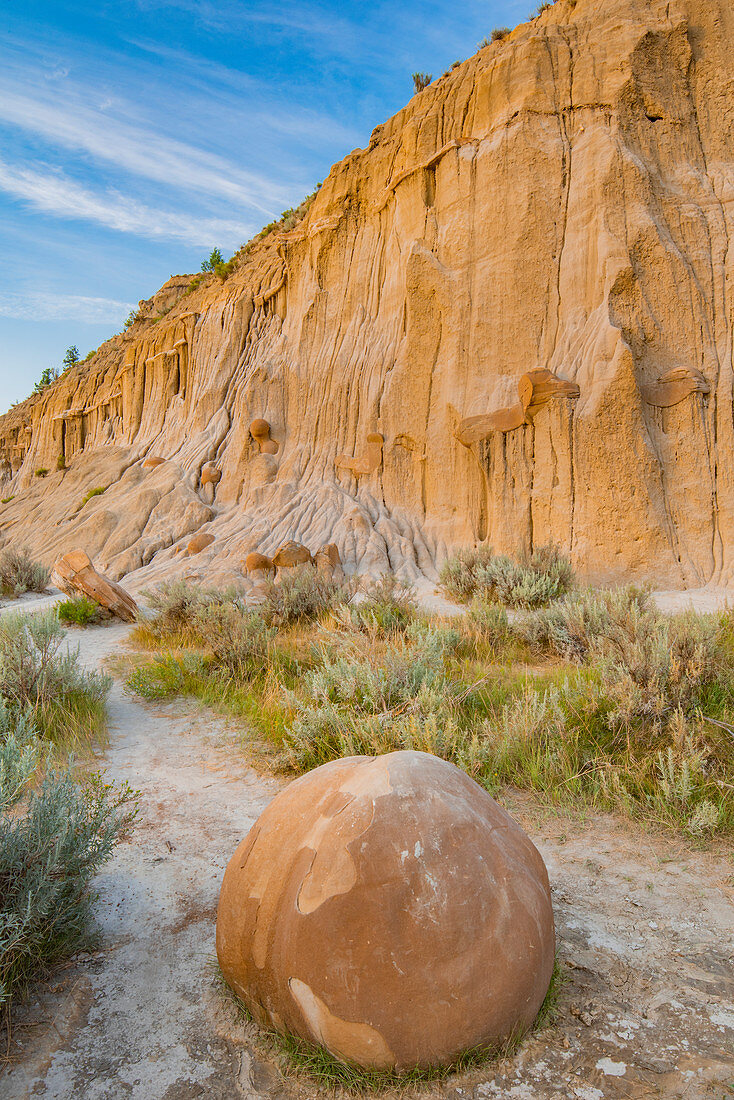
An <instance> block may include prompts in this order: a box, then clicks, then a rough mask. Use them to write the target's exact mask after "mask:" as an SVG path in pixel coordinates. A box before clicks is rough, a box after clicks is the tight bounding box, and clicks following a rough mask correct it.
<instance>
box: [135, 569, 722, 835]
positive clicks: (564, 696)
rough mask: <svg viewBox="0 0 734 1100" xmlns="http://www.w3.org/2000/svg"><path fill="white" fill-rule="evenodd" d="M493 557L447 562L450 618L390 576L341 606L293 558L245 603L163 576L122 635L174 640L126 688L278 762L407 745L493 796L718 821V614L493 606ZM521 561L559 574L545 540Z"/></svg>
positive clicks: (716, 827) (640, 600)
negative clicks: (513, 790)
mask: <svg viewBox="0 0 734 1100" xmlns="http://www.w3.org/2000/svg"><path fill="white" fill-rule="evenodd" d="M496 561H497V559H496V558H494V557H492V555H491V553H490V552H489V551H487V550H486V549H480V550H479V551H471V552H466V553H465V554H464V555H463V556H462V557H461V558H460V559H459V566H460V568H459V567H456V568H454V569H453V571H452V573H451V574H450V575H451V576H452V577H453V578H454V579H455V580H456V582H457V584H458V585H459V587H460V590H461V591H462V592H473V593H474V595H473V598H472V600H471V603H470V604H469V606H468V608H467V613H466V616H465V617H463V618H462V619H459V620H455V621H453V622H451V623H450V625H447V624H445V623H444V624H442V623H439V622H436V621H430V620H429V619H428V617H427V616H426V615H424V614H422V613H420V612H419V611H418V609H417V608H416V607H415V604H414V602H413V598H412V593H411V592H410V590H409V589H407V588H406V587H405V586H403V585H401V584H400V583H399V582H398V581H396V580H395V579H394V578H383V579H381V580H379V581H377V582H374V583H373V584H372V585H371V586H370V587H369V588H368V589H367V590H366V592H365V594H364V595H365V598H364V600H362V602H356V603H355V602H354V600H353V599H350V596H351V595H352V591H353V590H352V589H351V587H350V586H347V588H346V591H341V592H340V591H339V588H340V586H338V585H336V586H334V585H333V584H331V585H328V586H327V588H326V590H325V593H324V592H323V591H322V589H321V585H322V584H323V583H324V582H323V581H322V579H321V578H319V577H318V574H317V573H316V571H315V570H314V569H313V568H312V567H310V566H305V567H302V568H301V569H299V570H292V571H288V572H287V573H286V574H285V575H284V577H283V580H282V581H281V582H280V583H279V584H278V585H273V586H272V591H271V596H270V599H271V600H274V601H276V602H274V603H273V602H269V601H266V603H265V604H264V605H263V606H261V607H260V608H257V609H251V608H246V607H243V606H242V604H241V602H240V601H239V600H238V598H237V597H236V595H234V594H233V593H228V594H225V593H216V592H207V591H206V590H202V589H194V588H192V587H191V586H187V585H185V584H183V583H182V582H177V584H176V585H174V586H168V587H167V591H166V592H165V594H164V595H162V596H159V600H158V608H159V617H158V620H154V621H153V622H152V623H151V624H150V625H148V626H146V627H141V628H139V629H140V630H141V631H143V633H142V634H141V635H140V638H139V641H141V642H142V643H143V644H147V645H148V646H149V647H155V648H160V647H161V646H163V647H165V646H166V645H170V646H173V645H174V644H175V645H177V646H181V647H182V648H185V650H186V651H185V652H183V653H177V652H175V651H172V652H165V651H164V652H163V653H160V655H158V656H156V657H155V658H154V659H153V660H152V661H148V662H147V663H143V664H141V665H139V667H138V668H137V669H136V670H135V671H134V672H133V673H132V674H131V675H130V676H129V677H128V687H129V688H130V689H131V690H134V691H136V692H138V693H139V694H141V695H143V696H145V697H148V698H156V697H170V696H172V695H176V694H189V695H194V696H196V697H197V698H199V699H201V700H202V701H204V702H206V703H208V704H210V705H213V706H216V707H222V708H224V709H225V710H227V712H228V713H230V714H234V715H236V716H237V717H238V718H240V719H242V720H243V721H244V722H245V723H246V724H247V729H248V731H249V732H250V734H252V732H253V731H255V732H257V733H258V734H259V735H260V740H259V741H257V742H255V745H254V748H255V749H256V751H257V752H258V753H261V752H262V753H265V755H266V756H267V757H268V760H269V762H270V763H271V764H272V765H273V766H275V767H277V768H279V769H284V770H287V771H290V772H295V773H299V772H301V771H303V770H305V769H308V768H313V767H316V766H318V765H319V764H323V763H326V762H327V761H329V760H333V759H336V758H338V757H341V756H345V755H355V754H357V755H358V754H368V755H373V754H376V753H383V752H390V751H393V750H395V749H420V750H423V751H427V752H432V753H435V754H436V755H439V756H441V757H443V758H445V759H447V760H450V761H452V762H453V763H455V764H456V765H457V766H458V767H461V768H463V769H464V770H465V771H467V772H468V773H469V774H470V775H472V776H474V778H475V779H476V780H477V781H478V782H479V783H481V784H483V785H484V786H485V787H486V788H487V789H488V790H489V791H490V792H491V793H493V794H495V793H497V792H499V791H501V789H502V788H503V786H504V785H506V784H509V785H513V786H515V787H519V788H523V789H526V790H531V791H533V792H535V793H536V794H537V795H538V796H539V797H541V798H543V799H545V800H547V801H549V802H552V803H557V804H562V805H566V806H577V807H593V808H597V809H609V810H615V811H617V812H621V813H624V814H625V815H628V816H631V817H634V818H637V819H640V820H646V821H649V822H654V823H657V824H660V825H665V826H667V827H673V828H676V829H679V830H681V831H684V832H685V833H687V834H688V835H689V836H693V837H699V838H705V837H707V836H712V835H714V834H716V833H721V832H732V831H734V802H733V801H732V799H731V797H730V792H731V789H732V787H733V786H734V730H732V729H731V727H730V726H729V723H728V716H729V715H730V713H731V709H732V706H734V617H731V618H730V617H729V616H723V617H715V616H708V617H706V616H696V615H692V614H687V615H683V616H674V617H668V616H664V615H662V614H661V613H660V612H658V611H657V610H656V609H655V607H654V605H652V603H651V601H650V599H649V597H648V594H647V593H646V592H645V591H644V590H641V589H637V588H634V587H628V588H626V589H618V590H609V591H607V592H589V591H586V590H578V591H574V592H572V593H566V595H565V596H562V597H561V598H560V599H559V600H558V601H557V602H555V603H554V604H552V605H551V606H550V607H549V608H547V609H540V610H525V611H524V612H523V613H522V614H520V615H515V616H508V613H507V611H506V610H505V608H504V607H503V606H501V604H500V603H499V602H498V601H497V597H496V589H497V581H496V578H495V577H494V576H493V577H492V580H491V583H489V582H488V581H487V580H486V578H485V577H484V573H483V571H484V570H486V569H487V567H488V566H489V565H491V564H492V563H494V562H496ZM530 563H531V559H530V558H528V562H527V563H526V566H525V567H526V568H529V567H530ZM532 564H533V565H534V567H535V568H536V569H537V570H538V571H541V572H543V571H545V572H546V575H548V576H550V577H551V578H554V577H555V578H556V579H558V577H560V578H561V580H562V582H563V583H564V584H565V583H570V576H569V573H568V569H567V563H565V561H564V560H563V559H560V558H559V555H558V554H557V552H556V551H552V550H542V551H539V552H538V557H537V558H536V559H535V561H534V562H533V563H532ZM503 568H504V566H503ZM467 576H469V578H470V581H469V582H467ZM472 578H473V579H472ZM302 586H303V587H302ZM562 586H563V585H561V587H562ZM276 590H277V591H276ZM527 602H530V601H527Z"/></svg>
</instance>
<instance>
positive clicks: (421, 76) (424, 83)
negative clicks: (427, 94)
mask: <svg viewBox="0 0 734 1100" xmlns="http://www.w3.org/2000/svg"><path fill="white" fill-rule="evenodd" d="M432 80H433V74H432V73H413V87H414V88H415V90H416V92H422V91H423V89H424V88H427V87H428V85H429V84H430V83H431V81H432Z"/></svg>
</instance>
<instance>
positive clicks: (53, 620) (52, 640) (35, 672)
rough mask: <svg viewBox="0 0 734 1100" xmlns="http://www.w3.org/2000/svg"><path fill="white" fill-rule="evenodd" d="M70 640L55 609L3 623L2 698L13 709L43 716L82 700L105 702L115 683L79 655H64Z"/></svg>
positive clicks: (0, 626)
mask: <svg viewBox="0 0 734 1100" xmlns="http://www.w3.org/2000/svg"><path fill="white" fill-rule="evenodd" d="M65 634H66V631H65V630H64V629H63V627H62V626H61V624H60V623H59V620H58V618H57V617H56V612H55V611H54V610H52V609H51V610H48V611H42V612H37V613H36V614H21V613H18V612H15V613H13V614H8V615H4V616H3V617H2V618H0V697H2V698H3V699H4V700H5V701H6V702H7V703H8V704H9V705H10V707H11V708H12V709H14V710H17V711H18V712H22V711H24V710H26V709H30V710H32V711H39V710H43V709H44V708H47V707H49V706H51V705H54V704H58V703H60V702H62V701H64V700H69V699H70V698H71V697H74V696H79V695H83V696H85V697H86V699H87V700H91V701H93V702H101V701H103V700H104V698H105V696H106V695H107V692H108V691H109V689H110V686H111V683H112V681H111V680H110V677H109V676H106V675H104V674H103V673H99V672H94V671H88V670H87V669H85V668H84V667H83V666H82V665H80V663H79V651H78V649H77V650H75V651H73V650H68V649H67V651H66V652H63V653H62V652H61V643H62V641H63V639H64V637H65Z"/></svg>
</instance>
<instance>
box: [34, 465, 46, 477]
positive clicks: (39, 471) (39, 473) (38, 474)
mask: <svg viewBox="0 0 734 1100" xmlns="http://www.w3.org/2000/svg"><path fill="white" fill-rule="evenodd" d="M36 477H48V468H47V467H46V466H39V467H38V469H37V470H36Z"/></svg>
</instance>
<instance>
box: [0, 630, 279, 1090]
mask: <svg viewBox="0 0 734 1100" xmlns="http://www.w3.org/2000/svg"><path fill="white" fill-rule="evenodd" d="M129 630H130V628H129V627H126V626H117V625H115V626H107V627H101V628H95V629H88V630H85V631H75V632H73V634H72V638H71V641H72V644H76V643H77V642H78V643H79V645H80V651H81V658H82V660H83V662H84V663H85V664H86V665H88V666H98V665H99V664H100V663H101V662H102V660H103V659H104V658H105V657H106V656H108V655H111V654H114V653H116V652H119V650H120V648H121V646H122V645H123V643H124V639H125V637H126V635H127V634H128V633H129ZM108 710H109V733H110V744H109V748H108V749H107V751H106V752H105V753H104V754H103V756H104V759H103V760H100V763H101V764H102V766H103V767H104V768H105V769H106V776H107V778H108V780H114V781H115V782H119V781H124V780H127V781H128V782H129V783H130V784H131V785H132V786H133V787H135V788H136V789H139V790H140V791H141V811H140V815H139V818H138V820H137V822H136V824H135V827H134V831H133V833H132V835H131V837H130V840H129V841H126V842H124V843H123V844H121V845H120V846H119V848H118V849H117V851H116V853H115V855H114V857H113V859H112V860H111V861H110V863H109V864H107V866H106V867H105V869H104V870H103V872H102V874H101V875H100V876H99V879H98V881H97V889H98V891H99V901H98V903H97V906H96V916H97V920H98V923H99V926H100V930H101V933H102V943H101V954H100V955H99V957H94V958H91V959H83V960H82V961H81V963H80V964H79V965H78V966H75V967H74V968H70V970H69V972H67V974H66V975H65V976H64V977H63V978H62V982H61V984H62V986H63V988H62V989H60V990H59V991H58V992H59V995H60V997H59V1004H58V1005H57V1006H56V1005H54V1004H53V997H52V998H51V1002H52V1003H51V1005H49V1004H42V1003H39V1004H38V1006H37V1008H38V1012H37V1013H36V1016H37V1018H38V1020H39V1021H40V1027H39V1028H38V1029H36V1030H37V1031H40V1032H45V1037H44V1040H43V1041H39V1040H38V1038H37V1037H36V1038H33V1035H34V1033H33V1032H27V1031H26V1029H25V1028H23V1027H22V1026H19V1028H18V1029H17V1030H16V1032H15V1035H16V1037H17V1038H18V1040H19V1041H20V1042H25V1041H29V1047H30V1050H29V1052H28V1053H29V1056H28V1057H27V1058H23V1059H22V1060H21V1062H20V1063H19V1064H17V1065H16V1066H14V1067H12V1068H11V1071H10V1072H9V1073H6V1075H5V1077H4V1079H3V1078H0V1096H1V1097H3V1100H5V1098H8V1100H10V1098H11V1097H12V1098H20V1097H25V1096H44V1097H49V1098H50V1097H53V1098H55V1100H62V1098H63V1100H67V1098H68V1100H72V1098H81V1097H84V1098H85V1100H87V1098H88V1100H102V1098H105V1100H107V1098H110V1100H112V1098H117V1097H128V1096H129V1097H135V1098H136V1100H158V1098H162V1097H164V1096H165V1097H166V1098H167V1100H173V1097H181V1098H183V1097H188V1096H196V1095H206V1096H220V1095H221V1096H231V1095H233V1093H232V1088H233V1087H234V1088H235V1089H236V1085H235V1080H236V1077H237V1072H238V1069H239V1062H238V1060H237V1058H236V1057H235V1056H234V1055H233V1054H232V1053H231V1052H230V1049H229V1048H228V1047H227V1045H226V1044H225V1043H224V1042H223V1041H222V1040H221V1039H217V1037H216V1036H215V1035H214V1034H213V1033H212V1032H211V1030H210V1029H209V1028H207V1027H206V1026H204V1023H205V1022H204V1021H203V1019H202V1014H203V1009H202V990H203V989H204V988H205V987H206V986H208V985H210V984H211V976H210V968H211V960H212V957H213V951H214V944H213V930H214V920H215V914H216V903H217V896H218V892H219V885H220V883H221V877H222V874H223V871H224V867H225V865H226V861H227V860H228V858H229V856H230V855H231V854H232V852H233V851H234V849H235V847H236V846H237V844H238V843H239V841H240V840H241V838H242V837H243V836H244V834H245V833H246V832H247V830H248V829H249V828H250V826H251V825H252V823H253V821H254V820H255V818H256V817H257V816H258V814H259V813H260V812H261V810H262V809H263V808H264V806H265V805H266V804H267V802H268V801H269V800H270V798H271V797H272V795H273V794H274V793H275V791H276V790H277V789H278V784H277V783H276V782H275V781H268V780H265V779H262V778H260V777H258V776H256V775H255V773H254V772H252V771H251V770H250V769H248V768H247V767H245V766H244V765H242V764H238V763H237V761H236V757H233V756H232V754H231V753H227V752H226V751H225V749H224V745H225V744H226V743H227V741H228V740H229V739H230V738H229V737H228V735H227V733H226V731H225V727H224V725H223V724H222V723H219V722H217V721H216V720H214V719H212V718H211V716H205V718H204V719H203V721H200V720H198V719H197V718H196V717H194V716H193V715H192V714H191V713H189V712H187V711H186V710H185V709H184V708H180V707H178V708H177V707H176V706H162V707H161V706H158V707H155V708H152V707H148V706H145V705H141V704H140V703H138V702H135V701H134V700H133V699H131V698H129V697H128V696H126V695H125V694H124V693H123V691H122V687H121V685H120V684H119V683H117V682H116V683H115V685H114V687H113V689H112V692H111V694H110V697H109V705H108ZM233 760H234V761H235V762H234V763H232V761H233ZM72 979H73V980H72ZM41 1000H42V1001H43V1000H44V998H43V997H42V998H41ZM33 1007H34V1006H31V1008H33ZM50 1011H53V1012H54V1013H56V1012H58V1013H59V1014H60V1017H61V1019H59V1018H57V1019H56V1020H55V1022H54V1024H52V1025H51V1026H50V1027H48V1026H47V1027H45V1028H44V1024H43V1020H44V1018H47V1017H48V1013H49V1012H50ZM33 1022H34V1020H33V1012H32V1011H31V1013H30V1017H29V1018H26V1019H24V1016H23V1014H21V1015H20V1016H19V1025H22V1024H23V1023H26V1024H30V1023H33ZM234 1095H239V1093H237V1092H236V1091H235V1092H234Z"/></svg>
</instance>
